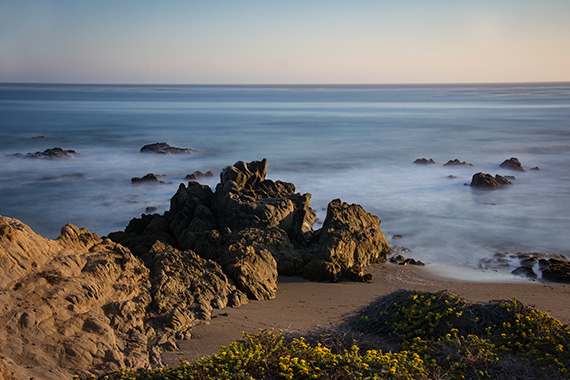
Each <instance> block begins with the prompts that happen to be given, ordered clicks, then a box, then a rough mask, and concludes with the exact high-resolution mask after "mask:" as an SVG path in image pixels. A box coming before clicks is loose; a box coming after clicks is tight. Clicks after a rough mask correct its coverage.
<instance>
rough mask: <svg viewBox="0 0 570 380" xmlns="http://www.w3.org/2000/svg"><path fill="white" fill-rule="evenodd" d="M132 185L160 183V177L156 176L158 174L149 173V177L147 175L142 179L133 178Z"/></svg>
mask: <svg viewBox="0 0 570 380" xmlns="http://www.w3.org/2000/svg"><path fill="white" fill-rule="evenodd" d="M131 183H136V184H139V183H158V177H157V176H156V174H153V173H148V174H147V175H145V176H144V177H142V178H138V177H133V178H131Z"/></svg>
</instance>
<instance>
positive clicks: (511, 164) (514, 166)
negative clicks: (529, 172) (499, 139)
mask: <svg viewBox="0 0 570 380" xmlns="http://www.w3.org/2000/svg"><path fill="white" fill-rule="evenodd" d="M499 166H500V167H502V168H506V169H511V170H516V171H519V172H524V171H525V170H524V169H523V166H522V164H521V162H520V161H519V159H518V158H516V157H511V158H509V159H508V160H505V161H503V163H502V164H501V165H499Z"/></svg>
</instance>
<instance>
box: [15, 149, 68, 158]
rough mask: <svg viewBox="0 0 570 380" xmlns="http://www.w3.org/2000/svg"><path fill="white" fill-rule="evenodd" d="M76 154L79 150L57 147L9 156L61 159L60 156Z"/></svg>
mask: <svg viewBox="0 0 570 380" xmlns="http://www.w3.org/2000/svg"><path fill="white" fill-rule="evenodd" d="M76 155H77V152H76V151H74V150H63V149H61V148H58V147H55V148H51V149H46V150H44V151H43V152H36V153H27V154H22V153H15V154H12V155H9V157H22V158H30V159H37V158H45V159H59V158H69V157H73V156H76Z"/></svg>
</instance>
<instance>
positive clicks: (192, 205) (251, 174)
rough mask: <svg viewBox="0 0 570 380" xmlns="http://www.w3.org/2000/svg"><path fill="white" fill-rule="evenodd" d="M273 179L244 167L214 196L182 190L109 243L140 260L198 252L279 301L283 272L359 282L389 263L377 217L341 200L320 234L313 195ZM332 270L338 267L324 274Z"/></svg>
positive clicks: (260, 165) (256, 295)
mask: <svg viewBox="0 0 570 380" xmlns="http://www.w3.org/2000/svg"><path fill="white" fill-rule="evenodd" d="M266 175H267V160H265V159H263V160H261V161H253V162H250V163H244V162H241V161H239V162H237V163H236V164H235V165H233V166H229V167H227V168H225V169H223V170H222V172H221V174H220V183H219V184H218V185H217V186H216V191H215V192H212V190H211V189H210V188H209V187H208V186H204V185H200V184H198V183H197V182H189V183H188V186H184V185H183V184H181V185H180V187H179V189H178V191H177V192H176V194H175V195H174V196H173V197H172V199H171V202H170V210H169V211H168V212H166V213H165V214H164V215H162V216H161V215H143V216H142V217H141V218H139V219H133V220H132V221H131V222H130V223H129V225H128V226H127V228H126V229H125V232H124V233H120V232H119V233H114V234H111V235H109V236H110V237H111V238H112V239H114V240H115V241H117V242H120V243H121V244H124V245H126V246H128V247H129V248H130V249H131V250H132V251H133V252H135V254H137V255H139V256H141V257H143V256H144V254H145V253H146V252H147V251H148V250H149V249H150V247H151V246H152V244H154V242H155V241H157V240H158V241H162V242H164V243H165V244H169V245H171V246H172V247H175V248H177V249H180V250H193V251H194V252H196V253H197V254H198V255H200V256H201V257H203V258H206V259H209V260H213V261H216V262H218V263H219V264H220V265H221V267H222V269H223V270H224V272H225V273H226V274H227V275H228V277H230V278H231V280H232V281H234V282H235V284H236V286H237V288H238V289H239V290H241V291H242V292H244V293H246V294H247V295H248V296H249V297H250V298H253V299H260V298H272V297H274V295H275V290H276V288H277V282H276V278H277V273H278V272H279V273H280V274H287V275H305V276H307V277H309V278H315V279H317V278H318V279H323V280H324V279H330V280H339V279H340V278H342V277H343V276H344V277H345V278H353V279H354V278H360V277H359V276H361V274H362V268H363V267H365V266H366V265H368V264H370V263H374V262H380V261H385V259H386V258H385V255H386V252H389V250H390V247H389V245H388V243H387V242H386V239H385V238H384V235H382V232H381V231H380V227H379V224H380V221H379V219H378V218H377V217H375V216H372V215H370V214H368V213H367V212H365V211H364V210H363V209H362V208H361V207H360V206H357V205H351V206H348V205H344V204H342V203H341V202H340V200H337V201H333V202H331V205H329V214H330V215H329V216H327V221H328V224H327V222H326V221H325V226H323V228H322V229H321V230H320V231H317V232H314V231H313V229H312V226H313V223H314V221H315V213H314V211H313V210H312V209H311V208H310V206H309V203H310V199H311V195H310V194H298V193H295V186H294V185H293V184H291V183H286V182H282V181H272V180H269V179H266ZM331 228H334V229H336V230H335V231H334V232H333V231H332V230H330V231H329V229H331ZM345 248H347V249H348V250H345ZM336 255H341V256H342V259H340V261H339V260H337V259H336V258H333V257H335V256H336ZM349 256H350V258H349ZM341 261H342V262H341ZM325 263H327V264H325ZM331 265H332V266H335V265H336V266H338V268H337V267H335V268H334V269H323V268H325V267H329V266H331ZM306 268H311V270H307V269H306ZM319 268H320V269H319ZM355 273H356V274H355Z"/></svg>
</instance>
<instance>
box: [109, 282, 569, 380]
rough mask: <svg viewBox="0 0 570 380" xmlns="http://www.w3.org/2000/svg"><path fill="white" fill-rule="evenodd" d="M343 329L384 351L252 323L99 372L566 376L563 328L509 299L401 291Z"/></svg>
mask: <svg viewBox="0 0 570 380" xmlns="http://www.w3.org/2000/svg"><path fill="white" fill-rule="evenodd" d="M342 328H344V329H345V330H344V331H343V334H345V335H346V332H347V331H348V330H350V329H352V331H353V332H359V333H360V334H364V335H368V336H370V335H375V336H381V337H384V338H386V339H388V340H390V339H392V340H391V346H390V347H391V350H388V351H387V352H386V351H382V350H380V349H370V350H361V349H360V348H359V347H358V344H356V345H355V344H350V345H347V344H345V346H344V348H343V349H340V350H336V349H335V350H334V351H333V350H331V349H330V348H328V347H326V345H323V344H322V343H319V342H318V341H316V340H315V337H312V338H308V339H305V338H302V337H301V338H286V337H285V336H284V335H283V333H282V332H279V333H274V332H273V331H260V333H259V334H256V335H249V334H247V333H244V334H243V338H242V339H241V340H239V341H236V342H233V343H232V344H230V345H229V346H227V347H222V348H221V350H220V352H219V353H218V354H216V355H213V356H211V357H209V358H203V359H200V360H198V361H196V362H194V363H189V362H186V361H181V362H180V365H178V366H177V367H174V368H170V367H165V368H162V369H159V370H154V371H147V370H138V371H135V370H122V371H119V372H118V373H116V374H114V375H111V376H106V377H105V378H107V379H109V380H111V379H113V380H143V379H144V380H158V379H180V380H181V379H426V378H432V379H434V378H435V379H463V378H466V379H481V378H503V379H506V378H522V379H524V378H527V379H531V378H548V379H565V378H568V372H567V371H568V368H569V367H570V353H569V350H570V349H569V347H570V330H569V329H568V327H567V326H566V325H563V324H561V323H560V322H559V321H557V320H556V319H553V318H551V317H550V316H549V315H548V314H546V313H542V312H540V311H537V310H535V309H532V308H530V307H528V306H526V305H523V304H521V303H519V302H517V301H516V300H512V301H503V302H495V303H489V304H484V305H483V304H467V303H465V302H464V301H463V300H461V299H460V298H459V297H458V296H456V295H453V294H449V293H447V292H440V293H421V292H404V291H401V292H397V293H394V294H392V295H390V296H388V297H384V298H382V299H380V300H379V301H377V302H375V303H373V304H371V305H370V306H369V307H367V308H365V309H363V310H361V311H360V312H359V313H358V314H357V315H355V316H354V317H353V318H351V319H349V320H348V321H347V322H346V323H345V325H344V326H339V329H342ZM347 329H348V330H347ZM338 331H339V330H337V332H338ZM355 336H357V335H355ZM317 339H318V336H317ZM309 340H312V342H309ZM357 343H358V342H357ZM363 343H364V342H363Z"/></svg>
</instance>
